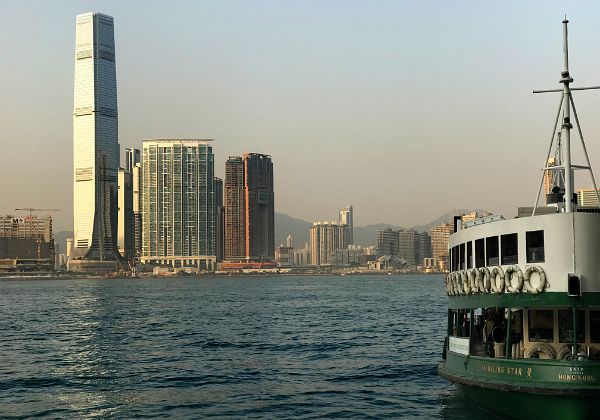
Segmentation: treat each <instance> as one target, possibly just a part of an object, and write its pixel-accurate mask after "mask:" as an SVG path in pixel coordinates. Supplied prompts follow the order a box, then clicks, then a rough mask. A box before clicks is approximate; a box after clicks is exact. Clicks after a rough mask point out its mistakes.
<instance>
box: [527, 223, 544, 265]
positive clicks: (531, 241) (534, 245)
mask: <svg viewBox="0 0 600 420" xmlns="http://www.w3.org/2000/svg"><path fill="white" fill-rule="evenodd" d="M525 242H526V247H527V262H528V263H536V262H544V231H543V230H535V231H533V232H527V233H526V234H525Z"/></svg>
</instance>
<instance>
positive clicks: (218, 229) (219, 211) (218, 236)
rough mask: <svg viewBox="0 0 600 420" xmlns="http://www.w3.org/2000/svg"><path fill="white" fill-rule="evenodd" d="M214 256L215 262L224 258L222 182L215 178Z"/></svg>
mask: <svg viewBox="0 0 600 420" xmlns="http://www.w3.org/2000/svg"><path fill="white" fill-rule="evenodd" d="M215 253H216V254H215V255H216V256H217V261H219V262H221V261H223V259H224V257H225V206H224V203H223V180H222V179H221V178H217V177H215Z"/></svg>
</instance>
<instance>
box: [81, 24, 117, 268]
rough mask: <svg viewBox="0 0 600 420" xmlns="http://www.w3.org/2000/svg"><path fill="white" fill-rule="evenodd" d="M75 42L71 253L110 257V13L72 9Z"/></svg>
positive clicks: (113, 210) (113, 158)
mask: <svg viewBox="0 0 600 420" xmlns="http://www.w3.org/2000/svg"><path fill="white" fill-rule="evenodd" d="M75 42H76V47H75V91H74V92H75V94H74V110H73V231H74V235H75V238H74V250H73V254H74V255H72V257H75V258H80V259H90V260H100V261H102V260H115V259H116V258H117V251H116V249H117V248H116V245H117V244H116V240H117V172H118V168H119V141H118V117H117V115H118V114H117V80H116V67H115V41H114V25H113V18H112V17H110V16H107V15H104V14H101V13H85V14H81V15H78V16H77V25H76V41H75ZM96 265H97V264H96Z"/></svg>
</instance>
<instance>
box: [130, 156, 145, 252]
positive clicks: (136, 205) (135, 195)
mask: <svg viewBox="0 0 600 420" xmlns="http://www.w3.org/2000/svg"><path fill="white" fill-rule="evenodd" d="M131 185H132V187H131V190H132V211H133V249H134V255H135V257H136V258H137V257H139V256H140V255H142V165H141V162H138V163H136V164H135V165H134V166H133V171H132V172H131Z"/></svg>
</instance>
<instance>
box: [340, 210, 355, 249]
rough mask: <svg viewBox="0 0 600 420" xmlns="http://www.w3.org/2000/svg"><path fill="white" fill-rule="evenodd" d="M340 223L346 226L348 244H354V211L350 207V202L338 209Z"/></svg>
mask: <svg viewBox="0 0 600 420" xmlns="http://www.w3.org/2000/svg"><path fill="white" fill-rule="evenodd" d="M339 222H340V225H346V226H348V228H347V230H348V232H347V234H346V237H347V240H348V245H354V211H353V209H352V204H348V207H344V208H343V209H341V210H340V220H339Z"/></svg>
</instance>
